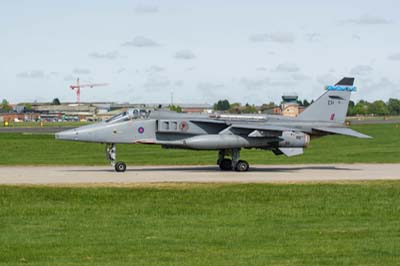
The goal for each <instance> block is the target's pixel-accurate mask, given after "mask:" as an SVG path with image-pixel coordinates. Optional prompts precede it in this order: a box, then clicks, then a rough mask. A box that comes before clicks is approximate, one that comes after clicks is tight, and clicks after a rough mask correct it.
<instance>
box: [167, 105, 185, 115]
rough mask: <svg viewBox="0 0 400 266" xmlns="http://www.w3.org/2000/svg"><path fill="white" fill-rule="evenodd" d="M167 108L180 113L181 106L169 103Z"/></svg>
mask: <svg viewBox="0 0 400 266" xmlns="http://www.w3.org/2000/svg"><path fill="white" fill-rule="evenodd" d="M168 108H169V110H170V111H174V112H177V113H182V108H181V107H180V106H178V105H170V106H168Z"/></svg>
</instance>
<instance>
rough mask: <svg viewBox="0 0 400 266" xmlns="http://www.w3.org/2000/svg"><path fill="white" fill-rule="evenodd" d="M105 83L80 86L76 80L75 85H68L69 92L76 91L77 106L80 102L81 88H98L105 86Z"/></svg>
mask: <svg viewBox="0 0 400 266" xmlns="http://www.w3.org/2000/svg"><path fill="white" fill-rule="evenodd" d="M107 85H108V84H107V83H89V84H80V82H79V78H77V80H76V85H70V86H69V87H70V88H71V90H75V89H76V102H77V103H78V104H79V103H80V102H81V88H85V87H89V88H93V87H99V86H107Z"/></svg>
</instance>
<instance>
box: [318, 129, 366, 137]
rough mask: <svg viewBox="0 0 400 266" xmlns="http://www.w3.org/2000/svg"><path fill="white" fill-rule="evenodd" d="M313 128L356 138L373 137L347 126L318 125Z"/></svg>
mask: <svg viewBox="0 0 400 266" xmlns="http://www.w3.org/2000/svg"><path fill="white" fill-rule="evenodd" d="M313 129H315V130H318V131H322V132H327V133H332V134H339V135H345V136H351V137H356V138H361V139H371V138H372V137H370V136H368V135H364V134H362V133H360V132H357V131H355V130H352V129H351V128H347V127H318V128H313Z"/></svg>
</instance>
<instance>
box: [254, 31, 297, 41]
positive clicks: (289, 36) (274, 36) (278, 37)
mask: <svg viewBox="0 0 400 266" xmlns="http://www.w3.org/2000/svg"><path fill="white" fill-rule="evenodd" d="M249 39H250V41H252V42H276V43H293V42H294V41H295V39H296V38H295V36H294V34H293V33H290V32H274V33H263V34H253V35H251V36H250V38H249Z"/></svg>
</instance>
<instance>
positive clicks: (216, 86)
mask: <svg viewBox="0 0 400 266" xmlns="http://www.w3.org/2000/svg"><path fill="white" fill-rule="evenodd" d="M399 10H400V1H395V0H391V1H390V0H381V1H372V0H364V1H359V0H355V1H351V0H347V1H341V0H337V1H316V0H303V1H294V0H292V1H289V0H281V1H272V0H264V1H252V0H249V1H235V0H231V1H215V0H214V1H210V0H203V1H183V0H181V1H177V0H176V1H169V0H163V1H148V0H146V1H127V0H115V1H105V0H85V1H83V0H80V1H78V0H69V1H62V0H60V1H52V0H35V1H28V0H25V1H23V0H12V1H11V0H2V1H1V2H0V36H1V39H0V82H1V87H0V98H1V99H3V98H5V99H8V101H9V102H11V103H18V102H25V101H29V102H32V101H39V102H41V101H51V100H52V99H53V98H59V99H60V101H61V102H74V101H75V100H76V95H75V93H74V92H73V91H72V90H71V89H70V88H69V85H71V84H74V83H75V82H76V79H77V78H78V77H79V78H80V80H81V83H108V84H109V85H108V86H104V87H93V88H82V91H81V101H115V102H121V103H124V102H132V103H170V102H171V95H173V101H174V103H210V104H212V103H214V102H216V101H217V100H219V99H228V100H229V101H230V102H240V103H242V104H245V103H250V104H262V103H268V102H271V101H274V102H279V101H280V97H281V96H282V94H292V93H296V94H297V95H298V96H299V97H300V98H301V99H304V98H305V99H308V100H311V99H316V98H317V97H318V96H320V95H321V94H322V93H323V89H324V86H326V85H332V84H334V83H335V82H337V81H339V80H340V79H341V78H342V77H344V76H353V77H355V78H356V82H355V85H356V86H357V88H358V91H357V92H356V93H355V94H354V95H353V96H352V99H353V100H356V101H357V100H360V99H366V100H369V101H372V100H377V99H382V100H387V99H389V98H400V28H399V22H400V21H399V19H398V12H399Z"/></svg>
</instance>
